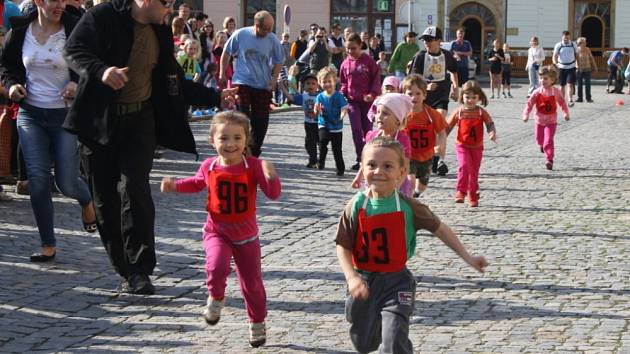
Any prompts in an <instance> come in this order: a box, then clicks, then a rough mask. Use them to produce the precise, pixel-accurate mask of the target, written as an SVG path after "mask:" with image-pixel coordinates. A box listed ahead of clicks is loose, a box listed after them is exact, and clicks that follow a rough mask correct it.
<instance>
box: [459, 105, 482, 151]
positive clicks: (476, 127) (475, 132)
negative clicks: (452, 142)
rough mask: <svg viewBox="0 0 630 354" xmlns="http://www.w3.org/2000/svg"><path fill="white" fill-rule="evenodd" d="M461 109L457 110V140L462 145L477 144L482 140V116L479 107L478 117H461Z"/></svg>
mask: <svg viewBox="0 0 630 354" xmlns="http://www.w3.org/2000/svg"><path fill="white" fill-rule="evenodd" d="M461 112H462V111H461V110H460V111H459V119H458V121H459V127H458V128H457V140H459V141H461V142H462V144H464V145H479V143H481V142H483V118H482V116H481V109H480V110H479V118H464V119H462V113H461Z"/></svg>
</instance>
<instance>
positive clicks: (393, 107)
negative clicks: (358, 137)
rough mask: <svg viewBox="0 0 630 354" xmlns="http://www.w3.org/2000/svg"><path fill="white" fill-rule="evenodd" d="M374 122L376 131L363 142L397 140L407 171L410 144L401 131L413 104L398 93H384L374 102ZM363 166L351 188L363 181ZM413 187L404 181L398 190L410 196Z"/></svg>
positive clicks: (368, 134)
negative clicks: (378, 138)
mask: <svg viewBox="0 0 630 354" xmlns="http://www.w3.org/2000/svg"><path fill="white" fill-rule="evenodd" d="M374 104H375V105H376V115H375V121H374V123H375V124H376V128H377V129H376V130H372V131H370V132H368V133H367V135H366V136H365V142H366V143H367V142H369V141H371V140H372V139H374V138H376V137H378V136H385V137H389V138H392V139H394V140H397V141H398V142H399V143H400V145H401V146H402V147H403V150H404V152H405V169H406V170H408V166H409V157H410V156H411V143H410V142H409V136H408V135H407V133H406V132H405V131H404V130H403V129H404V127H405V121H406V117H407V115H408V114H409V112H411V107H412V105H413V103H412V102H411V98H409V97H407V96H406V95H403V94H400V93H386V94H384V95H382V96H379V97H378V98H377V99H376V101H374ZM362 169H363V166H361V167H360V168H359V171H358V172H357V175H356V176H355V177H354V180H353V181H352V187H353V188H359V187H360V186H361V182H362V181H363V171H362ZM412 189H413V187H412V185H411V182H410V181H408V180H407V179H405V180H404V181H403V182H402V185H401V186H400V188H399V190H400V191H401V193H403V194H404V195H406V196H410V195H411V191H412Z"/></svg>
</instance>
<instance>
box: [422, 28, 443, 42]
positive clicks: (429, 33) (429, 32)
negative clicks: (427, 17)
mask: <svg viewBox="0 0 630 354" xmlns="http://www.w3.org/2000/svg"><path fill="white" fill-rule="evenodd" d="M420 39H424V40H426V39H429V40H433V39H442V30H441V29H439V28H437V26H430V27H427V29H425V30H424V32H422V36H420Z"/></svg>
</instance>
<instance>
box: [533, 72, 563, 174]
mask: <svg viewBox="0 0 630 354" xmlns="http://www.w3.org/2000/svg"><path fill="white" fill-rule="evenodd" d="M538 74H539V76H540V85H541V86H540V87H539V88H537V89H536V90H534V92H532V95H531V96H530V97H529V99H528V100H527V104H526V105H525V110H524V111H523V122H527V121H528V120H529V113H530V112H531V111H532V109H533V108H534V106H535V107H536V113H535V117H536V128H535V130H534V132H535V134H536V143H537V144H538V146H540V152H542V153H544V154H545V156H546V157H547V162H546V163H545V166H546V167H547V169H548V170H553V158H554V155H555V148H554V143H553V139H554V136H555V135H556V127H557V126H558V115H557V106H558V105H559V106H560V108H561V109H562V113H563V115H564V120H566V121H568V120H569V107H568V106H567V102H566V101H565V100H564V97H563V96H562V91H561V90H560V89H559V88H557V87H555V86H554V84H555V83H556V80H557V79H558V72H557V71H556V68H554V67H553V66H543V67H541V68H540V70H539V71H538Z"/></svg>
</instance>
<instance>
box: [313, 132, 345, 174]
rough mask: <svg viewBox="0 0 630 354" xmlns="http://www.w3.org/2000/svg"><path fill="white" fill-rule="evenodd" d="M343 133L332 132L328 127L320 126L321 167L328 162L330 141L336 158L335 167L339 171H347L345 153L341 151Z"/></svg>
mask: <svg viewBox="0 0 630 354" xmlns="http://www.w3.org/2000/svg"><path fill="white" fill-rule="evenodd" d="M342 138H343V134H342V133H341V132H338V133H331V132H329V131H328V129H326V128H319V166H320V168H321V167H323V166H324V165H325V164H326V154H328V142H330V143H331V144H332V151H333V157H334V158H335V167H337V171H345V170H346V164H345V163H344V162H343V153H342V152H341V143H342Z"/></svg>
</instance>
